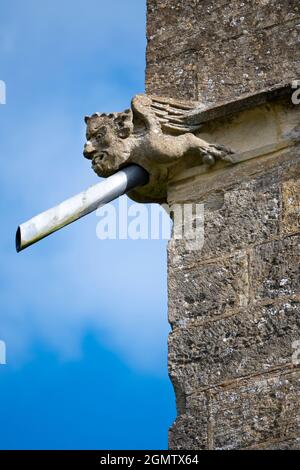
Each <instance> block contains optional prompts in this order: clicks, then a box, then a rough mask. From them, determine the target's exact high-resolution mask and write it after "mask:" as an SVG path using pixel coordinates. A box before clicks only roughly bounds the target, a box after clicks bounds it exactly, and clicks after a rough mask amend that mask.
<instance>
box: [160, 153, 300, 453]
mask: <svg viewBox="0 0 300 470" xmlns="http://www.w3.org/2000/svg"><path fill="white" fill-rule="evenodd" d="M299 152H300V148H299V147H298V148H297V149H293V150H290V151H284V152H282V153H281V154H280V155H277V156H276V157H275V156H273V157H271V158H270V159H269V160H268V159H266V160H265V161H263V162H262V163H261V164H260V167H259V168H256V166H255V163H254V161H252V162H251V163H250V162H247V163H244V164H241V165H240V167H239V168H237V169H236V170H235V178H232V176H231V175H230V174H229V173H230V170H229V169H228V170H227V171H224V172H222V173H223V174H222V178H220V174H219V175H218V174H216V175H215V176H213V175H212V177H211V186H212V188H213V190H212V191H209V190H208V188H207V187H206V189H203V185H202V184H201V179H199V181H196V182H195V181H194V182H193V184H192V181H191V180H188V181H185V182H182V183H181V185H180V186H181V187H180V189H179V187H175V188H173V189H172V191H171V198H172V203H174V202H175V200H174V197H175V194H176V192H177V190H178V193H180V195H181V198H180V199H181V202H182V203H184V202H198V203H199V202H201V203H204V204H205V238H204V246H203V248H202V249H201V250H192V251H189V250H187V249H186V246H185V243H184V242H183V241H175V240H173V241H171V242H170V246H169V319H170V322H171V325H172V330H173V331H172V333H171V335H170V339H169V370H170V376H171V378H172V382H173V384H174V387H175V392H176V396H177V407H178V414H179V416H178V418H177V421H176V423H175V425H174V426H173V427H172V429H171V431H170V446H171V448H173V449H184V448H187V449H237V448H248V447H255V448H259V447H265V448H273V447H275V448H286V447H288V448H292V447H294V448H299V449H300V406H299V394H300V371H299V370H297V369H296V367H295V365H293V363H292V355H293V347H292V344H293V342H294V341H297V340H299V338H300V270H299V265H300V226H299V217H300V213H299V206H300V160H299ZM244 165H246V166H248V168H247V170H246V171H248V172H249V177H248V178H245V168H243V169H242V167H244ZM252 173H253V174H252ZM242 175H243V181H239V177H240V176H242ZM234 179H235V181H234Z"/></svg>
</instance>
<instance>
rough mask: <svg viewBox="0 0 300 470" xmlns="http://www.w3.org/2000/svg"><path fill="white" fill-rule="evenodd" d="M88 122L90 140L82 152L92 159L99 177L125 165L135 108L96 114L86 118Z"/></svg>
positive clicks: (105, 175) (108, 174)
mask: <svg viewBox="0 0 300 470" xmlns="http://www.w3.org/2000/svg"><path fill="white" fill-rule="evenodd" d="M85 122H86V124H87V132H86V137H87V142H86V144H85V147H84V152H83V154H84V156H85V157H86V158H88V159H89V160H92V167H93V170H94V171H95V172H96V173H97V175H98V176H104V177H107V176H111V175H112V174H113V173H115V172H116V171H117V170H119V169H120V168H122V166H124V165H125V164H126V162H127V160H128V158H129V156H130V136H131V134H132V132H133V116H132V111H131V110H130V109H128V110H126V111H124V112H122V113H112V114H104V113H103V114H99V113H96V114H93V115H92V116H91V117H88V116H87V117H85Z"/></svg>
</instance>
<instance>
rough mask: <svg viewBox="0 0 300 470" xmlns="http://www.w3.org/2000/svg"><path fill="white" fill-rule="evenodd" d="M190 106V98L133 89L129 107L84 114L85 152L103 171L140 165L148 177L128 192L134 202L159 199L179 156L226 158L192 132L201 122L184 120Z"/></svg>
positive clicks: (228, 154)
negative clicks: (184, 99) (177, 98)
mask: <svg viewBox="0 0 300 470" xmlns="http://www.w3.org/2000/svg"><path fill="white" fill-rule="evenodd" d="M194 110H195V105H192V104H187V103H182V102H178V101H175V100H173V99H166V98H158V97H154V96H149V95H137V96H135V97H134V98H133V100H132V103H131V109H128V110H125V111H124V112H121V113H111V114H105V113H102V114H100V113H95V114H93V115H92V116H91V117H86V118H85V122H86V124H87V133H86V137H87V142H86V144H85V147H84V156H85V157H86V158H88V159H89V160H92V168H93V169H94V171H95V172H96V173H97V175H98V176H103V177H107V176H110V175H112V174H113V173H115V172H116V171H118V170H119V169H122V168H123V167H125V166H127V165H128V164H130V163H136V164H138V165H140V166H142V167H143V168H145V169H146V170H147V171H148V172H149V174H150V179H149V183H148V184H147V185H146V186H144V187H142V188H139V189H137V190H135V191H132V192H131V193H130V194H129V195H130V196H131V197H132V198H133V199H135V200H137V201H139V202H164V201H165V199H166V192H167V190H166V185H167V181H168V175H169V172H170V170H171V169H172V168H174V166H176V165H178V162H180V161H182V159H187V158H193V159H197V160H199V159H200V163H201V164H204V165H206V166H207V168H209V167H211V166H213V165H214V164H215V163H216V161H217V160H223V161H225V162H230V163H231V155H232V151H231V150H229V149H227V148H225V147H223V146H220V145H215V144H211V143H208V142H206V141H204V140H202V139H201V138H199V137H197V136H196V135H194V133H195V132H197V131H199V128H200V126H195V125H192V124H190V123H189V117H190V116H191V115H192V113H193V112H194Z"/></svg>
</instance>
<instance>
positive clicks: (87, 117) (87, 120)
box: [84, 116, 90, 124]
mask: <svg viewBox="0 0 300 470" xmlns="http://www.w3.org/2000/svg"><path fill="white" fill-rule="evenodd" d="M89 120H90V117H89V116H85V117H84V122H85V123H86V124H88V122H89Z"/></svg>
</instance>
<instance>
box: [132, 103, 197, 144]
mask: <svg viewBox="0 0 300 470" xmlns="http://www.w3.org/2000/svg"><path fill="white" fill-rule="evenodd" d="M196 108H199V103H187V102H182V101H177V100H174V99H172V98H161V97H158V96H153V95H151V96H150V95H137V96H136V97H135V98H133V100H132V109H133V112H134V113H135V114H137V115H138V116H139V117H140V118H141V119H142V120H143V121H144V122H145V124H146V125H147V127H148V128H149V129H151V130H157V131H162V132H166V133H170V134H177V135H178V134H179V135H180V134H186V133H187V132H196V131H197V130H199V129H200V128H201V124H199V125H192V124H190V123H189V118H190V116H191V115H192V114H193V112H194V111H195V109H196Z"/></svg>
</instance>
